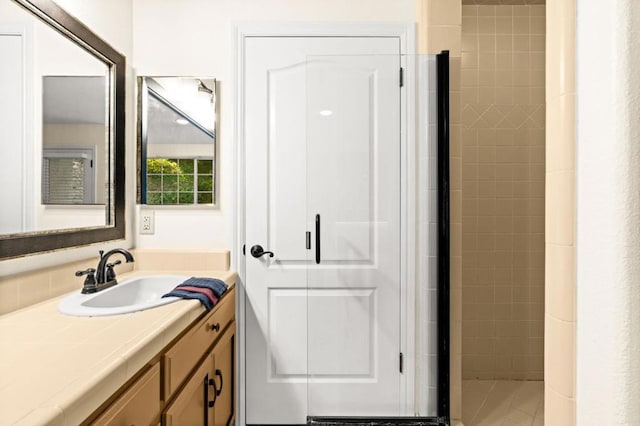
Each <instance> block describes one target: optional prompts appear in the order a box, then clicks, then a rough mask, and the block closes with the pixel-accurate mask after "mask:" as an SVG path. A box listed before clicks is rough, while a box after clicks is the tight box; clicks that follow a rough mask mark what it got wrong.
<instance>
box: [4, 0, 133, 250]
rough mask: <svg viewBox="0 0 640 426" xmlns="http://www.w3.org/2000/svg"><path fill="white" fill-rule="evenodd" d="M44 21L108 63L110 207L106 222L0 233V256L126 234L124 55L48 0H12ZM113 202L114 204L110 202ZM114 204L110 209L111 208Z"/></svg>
mask: <svg viewBox="0 0 640 426" xmlns="http://www.w3.org/2000/svg"><path fill="white" fill-rule="evenodd" d="M13 1H15V2H16V3H18V4H19V5H20V6H22V7H24V8H25V9H27V10H28V11H30V12H31V13H33V14H34V15H35V16H36V17H38V18H39V19H41V20H42V21H44V22H45V23H46V24H48V25H50V26H52V27H53V28H55V29H56V30H58V31H59V32H60V33H61V34H62V35H64V36H65V37H67V38H69V39H71V40H72V41H74V42H75V43H77V44H78V45H80V46H81V47H83V48H84V49H86V50H87V51H88V52H90V53H91V54H93V55H94V56H96V57H97V58H99V59H100V60H102V61H103V62H104V63H105V64H106V65H107V66H108V67H109V75H110V79H109V80H110V84H111V90H110V93H111V95H110V105H112V107H111V108H110V111H111V112H112V116H111V117H110V118H109V123H110V132H109V133H110V138H111V143H110V144H109V158H110V159H111V164H112V170H111V173H112V182H113V185H112V190H111V191H110V195H111V196H110V197H108V198H109V199H108V201H107V203H108V204H107V211H110V212H111V211H112V212H113V214H112V223H110V224H109V225H108V226H101V227H91V228H76V229H64V230H59V231H58V230H52V231H44V232H29V233H22V234H11V235H5V236H0V260H1V259H10V258H14V257H20V256H26V255H29V254H36V253H43V252H48V251H53V250H59V249H64V248H70V247H77V246H83V245H87V244H92V243H98V242H101V241H111V240H118V239H123V238H124V236H125V223H124V221H125V219H124V217H125V215H124V210H125V66H126V59H125V57H124V56H123V55H121V54H120V53H118V52H117V51H116V50H115V49H114V48H112V47H111V46H110V45H109V44H107V42H105V41H104V40H102V39H101V38H100V37H98V36H97V35H96V34H95V33H94V32H92V31H91V30H90V29H89V28H88V27H87V26H86V25H84V24H83V23H82V22H80V21H78V20H77V19H76V18H74V17H73V16H71V15H69V14H68V13H67V12H66V11H65V10H64V9H62V8H61V7H60V6H58V5H57V4H56V3H54V2H53V1H51V0H13ZM110 203H113V206H111V205H109V204H110ZM111 207H113V209H111Z"/></svg>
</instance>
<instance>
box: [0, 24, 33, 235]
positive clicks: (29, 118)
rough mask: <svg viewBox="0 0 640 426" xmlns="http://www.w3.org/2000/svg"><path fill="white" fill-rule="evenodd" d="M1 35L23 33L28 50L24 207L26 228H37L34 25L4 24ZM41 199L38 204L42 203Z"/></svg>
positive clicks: (25, 96) (18, 34) (25, 51)
mask: <svg viewBox="0 0 640 426" xmlns="http://www.w3.org/2000/svg"><path fill="white" fill-rule="evenodd" d="M0 35H11V36H19V37H20V39H21V41H22V48H23V52H24V56H23V63H22V67H23V70H24V86H23V92H22V96H23V99H24V104H23V106H24V107H23V110H22V117H23V121H22V136H23V141H22V142H23V143H22V161H23V164H22V206H23V209H24V210H23V217H22V226H23V227H24V229H23V231H28V230H31V229H33V228H34V225H35V224H34V221H35V218H34V217H35V210H34V209H35V205H36V202H35V200H34V197H35V194H36V192H35V187H34V174H35V173H36V171H35V170H34V163H33V158H34V157H33V156H34V148H33V145H34V140H33V137H34V131H33V56H34V55H33V26H32V25H31V24H27V23H21V24H12V23H2V25H0ZM39 201H40V200H38V204H39Z"/></svg>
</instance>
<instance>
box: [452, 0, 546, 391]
mask: <svg viewBox="0 0 640 426" xmlns="http://www.w3.org/2000/svg"><path fill="white" fill-rule="evenodd" d="M544 80H545V6H543V5H522V6H504V5H500V6H485V5H482V6H471V5H469V6H463V10H462V76H461V84H462V144H463V152H462V162H463V166H462V180H463V182H462V185H463V190H462V197H463V199H462V203H463V206H462V215H463V218H462V223H463V231H462V254H463V255H462V258H463V260H462V264H463V268H462V298H463V307H462V315H463V317H462V321H463V325H462V337H463V347H462V374H463V378H465V379H472V378H481V379H530V380H542V379H543V364H544V343H543V337H544V213H545V210H544V208H545V202H544V191H545V187H544V179H545V164H544V161H545V129H544V125H545V88H544V83H545V81H544Z"/></svg>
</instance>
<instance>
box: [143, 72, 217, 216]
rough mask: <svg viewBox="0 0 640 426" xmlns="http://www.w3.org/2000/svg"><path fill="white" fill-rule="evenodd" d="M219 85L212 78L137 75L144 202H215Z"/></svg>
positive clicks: (152, 203)
mask: <svg viewBox="0 0 640 426" xmlns="http://www.w3.org/2000/svg"><path fill="white" fill-rule="evenodd" d="M215 87H216V81H215V79H212V78H187V77H141V78H139V79H138V89H139V99H138V112H139V126H138V141H139V158H138V160H139V161H138V165H139V176H138V201H139V202H140V203H141V204H149V205H174V206H175V205H213V204H215V200H216V197H215V195H216V194H215V184H216V182H215V177H216V167H215V166H216V161H215V154H216V114H215V107H216V92H215Z"/></svg>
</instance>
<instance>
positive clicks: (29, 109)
mask: <svg viewBox="0 0 640 426" xmlns="http://www.w3.org/2000/svg"><path fill="white" fill-rule="evenodd" d="M0 55H1V57H2V61H0V93H2V96H0V137H1V138H2V141H1V143H0V158H2V159H3V161H4V166H3V167H1V168H0V194H1V196H2V200H3V202H2V203H0V234H1V235H15V234H19V233H34V232H39V231H52V230H64V229H75V228H82V227H99V226H105V225H112V224H113V221H112V217H113V211H112V208H111V206H112V205H113V203H112V201H111V188H112V183H111V182H112V177H111V175H112V173H111V170H110V167H109V165H110V164H111V159H110V158H111V157H110V152H111V150H110V140H111V135H110V131H109V129H110V111H111V108H110V99H111V98H112V96H111V88H110V81H111V80H110V68H109V66H108V65H107V64H106V63H105V62H103V61H102V60H101V59H99V58H98V57H96V56H94V55H93V54H92V53H90V52H89V51H87V50H85V48H83V47H81V46H80V45H78V44H77V43H76V42H74V41H72V40H70V39H69V38H67V37H65V36H64V35H62V34H60V33H59V32H58V31H57V30H55V29H54V28H53V27H51V26H49V25H48V24H45V23H44V22H42V21H41V20H40V19H38V18H37V17H35V16H33V15H32V14H31V13H30V12H29V11H27V10H26V9H23V8H22V7H21V6H19V5H18V4H17V3H15V2H13V1H11V0H0Z"/></svg>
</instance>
